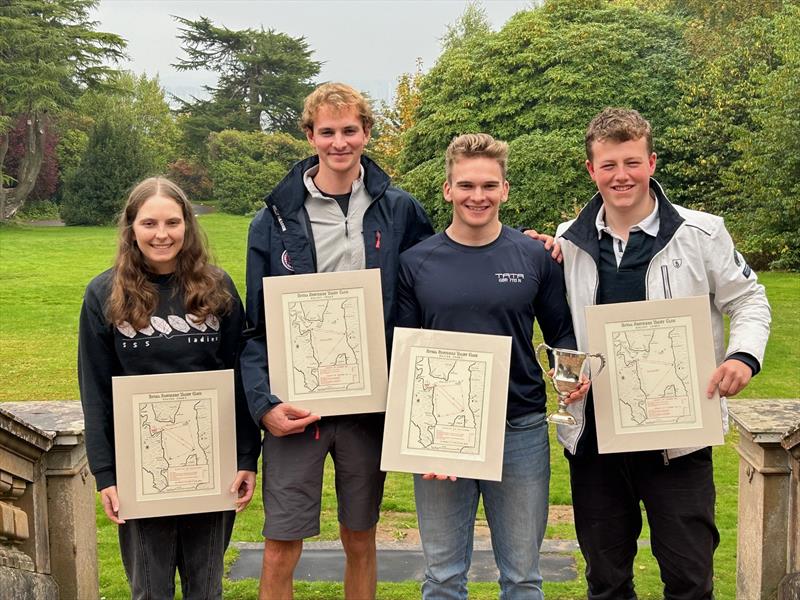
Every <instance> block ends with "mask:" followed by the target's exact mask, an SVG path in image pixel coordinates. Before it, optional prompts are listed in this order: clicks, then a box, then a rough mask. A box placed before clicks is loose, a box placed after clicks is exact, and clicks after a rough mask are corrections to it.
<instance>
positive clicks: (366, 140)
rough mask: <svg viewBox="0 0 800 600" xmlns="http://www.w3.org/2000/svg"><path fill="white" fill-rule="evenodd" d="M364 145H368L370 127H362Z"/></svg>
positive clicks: (370, 132)
mask: <svg viewBox="0 0 800 600" xmlns="http://www.w3.org/2000/svg"><path fill="white" fill-rule="evenodd" d="M364 136H365V139H364V145H365V146H366V145H367V144H369V140H370V138H371V137H372V127H364Z"/></svg>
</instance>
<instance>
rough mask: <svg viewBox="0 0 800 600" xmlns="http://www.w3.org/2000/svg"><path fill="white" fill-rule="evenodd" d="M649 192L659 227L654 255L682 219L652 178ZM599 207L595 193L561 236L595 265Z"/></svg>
mask: <svg viewBox="0 0 800 600" xmlns="http://www.w3.org/2000/svg"><path fill="white" fill-rule="evenodd" d="M650 190H651V191H652V192H653V194H654V195H655V197H656V199H657V200H658V220H659V227H658V235H657V236H656V241H655V243H654V244H653V254H655V253H656V252H658V251H659V250H661V249H662V248H663V247H664V246H666V245H667V243H669V241H670V240H671V239H672V236H674V235H675V232H676V231H677V230H678V227H680V225H681V223H683V220H684V219H683V217H681V216H680V214H678V211H677V210H676V209H675V207H674V206H673V205H672V203H671V202H670V201H669V199H668V198H667V195H666V194H665V193H664V190H663V188H662V187H661V184H659V183H658V182H657V181H656V180H655V179H653V178H650ZM601 206H603V197H602V196H601V195H600V192H597V193H596V194H595V195H594V196H592V199H591V200H589V202H588V203H587V204H586V206H584V207H583V209H582V210H581V212H580V214H579V215H578V217H577V218H576V219H575V221H573V223H572V225H570V226H569V228H568V229H567V230H566V231H565V232H564V234H563V235H562V237H563V238H564V239H567V240H569V241H571V242H572V243H574V244H575V245H576V246H578V247H579V248H581V249H582V250H584V251H585V252H587V253H588V254H589V255H590V256H591V257H592V259H594V261H595V263H599V262H600V244H599V243H598V240H597V227H596V226H595V222H596V220H597V213H598V212H600V207H601Z"/></svg>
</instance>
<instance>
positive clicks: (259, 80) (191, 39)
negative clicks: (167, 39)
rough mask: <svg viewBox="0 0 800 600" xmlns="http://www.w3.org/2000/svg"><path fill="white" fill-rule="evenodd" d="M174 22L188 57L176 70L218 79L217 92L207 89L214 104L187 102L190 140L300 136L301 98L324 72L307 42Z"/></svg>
mask: <svg viewBox="0 0 800 600" xmlns="http://www.w3.org/2000/svg"><path fill="white" fill-rule="evenodd" d="M176 19H177V21H178V22H179V23H180V24H181V25H182V27H180V28H179V32H180V33H179V36H178V37H179V38H180V39H181V41H182V43H183V51H184V52H185V54H186V57H185V58H183V59H181V60H179V62H178V63H177V64H176V65H175V66H176V67H177V68H178V69H179V70H183V71H188V70H195V69H210V70H212V71H215V72H216V73H217V74H218V75H219V79H218V81H217V84H216V85H215V86H206V91H207V92H208V93H209V95H210V99H207V100H199V99H197V98H193V99H192V100H191V101H185V102H183V106H182V107H181V112H182V113H185V115H186V116H185V117H184V119H183V120H182V121H181V123H182V125H183V126H184V130H185V131H186V132H187V136H188V137H189V138H191V139H193V140H195V141H197V140H200V141H202V142H205V140H206V138H207V137H208V133H210V132H212V131H221V130H223V129H231V128H235V129H241V130H247V131H270V132H277V131H284V132H287V133H291V134H293V135H297V121H298V118H299V116H300V110H301V109H302V105H303V98H304V97H305V96H306V95H308V93H309V92H310V91H311V90H312V88H313V79H314V78H315V77H316V76H317V74H318V73H319V68H320V63H319V62H317V61H315V60H312V58H311V55H312V50H311V49H310V48H309V46H308V42H307V41H306V40H305V38H303V37H296V38H295V37H291V36H289V35H287V34H285V33H281V32H278V31H275V30H274V29H267V30H265V29H263V28H261V29H242V30H238V31H235V30H231V29H228V28H227V27H224V26H222V27H219V26H216V25H214V24H213V23H212V22H211V21H210V20H209V19H208V18H207V17H201V18H200V19H198V20H196V21H193V20H190V19H185V18H182V17H176Z"/></svg>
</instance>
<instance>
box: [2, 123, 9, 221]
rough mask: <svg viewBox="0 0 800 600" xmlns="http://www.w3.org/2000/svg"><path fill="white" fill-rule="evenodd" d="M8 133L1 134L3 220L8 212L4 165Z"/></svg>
mask: <svg viewBox="0 0 800 600" xmlns="http://www.w3.org/2000/svg"><path fill="white" fill-rule="evenodd" d="M8 134H9V132H8V131H6V132H5V133H4V134H2V135H0V220H3V219H4V217H3V215H4V214H6V186H5V179H4V177H5V171H4V170H3V165H4V164H5V162H6V154H7V153H8Z"/></svg>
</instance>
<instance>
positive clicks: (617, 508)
mask: <svg viewBox="0 0 800 600" xmlns="http://www.w3.org/2000/svg"><path fill="white" fill-rule="evenodd" d="M586 157H587V158H586V168H587V170H588V171H589V175H590V176H591V178H592V180H593V181H594V182H595V184H596V185H597V189H598V192H597V194H595V196H594V197H593V198H592V199H591V200H590V201H589V203H588V204H587V205H586V206H585V207H584V208H583V210H582V211H581V213H580V215H579V216H578V217H577V218H576V219H574V220H572V221H569V222H567V223H562V224H561V226H560V227H559V228H558V234H557V238H558V240H559V241H560V243H561V249H562V253H563V257H564V273H565V278H566V284H567V296H568V298H569V304H570V308H571V310H572V318H573V324H574V326H575V335H576V337H577V341H578V348H579V349H580V350H586V348H587V337H586V319H585V313H584V307H586V306H588V305H591V304H607V303H614V302H631V301H637V300H652V299H664V298H673V297H676V298H677V297H685V296H707V297H708V299H709V304H710V307H711V318H712V330H713V336H714V346H715V350H716V359H717V364H718V365H719V366H718V368H717V369H716V370H715V371H714V373H713V374H712V377H711V380H710V382H709V383H708V388H707V394H708V397H709V398H711V397H712V396H713V393H714V391H715V390H718V391H719V394H720V401H721V402H722V406H723V414H724V415H727V410H726V409H725V398H724V397H725V396H726V395H728V396H733V395H735V394H737V393H738V392H740V391H741V390H742V389H743V388H744V387H745V386H746V385H747V383H748V382H749V380H750V378H751V377H752V376H753V375H754V374H755V373H757V372H758V371H759V370H760V368H761V361H762V359H763V356H764V348H765V346H766V343H767V337H768V336H769V324H770V308H769V304H768V303H767V298H766V296H765V294H764V287H763V286H761V285H759V284H758V283H757V280H756V275H755V273H753V272H752V270H751V269H750V267H749V266H748V265H747V263H746V262H745V260H744V258H743V257H742V255H741V254H739V253H738V252H737V251H736V249H735V248H734V245H733V241H732V240H731V237H730V235H729V234H728V232H727V231H726V229H725V225H724V223H723V221H722V219H721V218H720V217H716V216H714V215H709V214H706V213H703V212H699V211H695V210H688V209H685V208H683V207H680V206H676V205H673V204H671V203H670V201H669V200H668V199H667V197H666V195H665V194H664V191H663V190H662V189H661V186H660V185H659V184H658V182H657V181H656V180H655V179H652V175H653V173H654V172H655V168H656V154H655V152H653V141H652V132H651V128H650V123H648V122H647V121H646V120H645V119H644V118H643V117H642V116H641V115H640V114H639V113H638V112H636V111H635V110H628V109H620V108H607V109H605V110H604V111H602V112H601V113H600V114H598V115H597V116H596V117H595V118H594V119H593V120H592V122H591V123H590V124H589V127H588V130H587V132H586ZM723 314H726V315H728V316H729V317H730V336H729V340H728V344H727V347H726V346H725V344H724V325H723ZM569 410H570V412H571V413H572V414H573V415H574V416H575V418H576V420H577V421H578V426H577V427H568V426H559V428H558V435H559V441H561V443H562V444H563V445H564V446H565V448H566V450H565V454H566V456H567V458H568V459H569V465H570V480H571V485H572V499H573V508H574V514H575V529H576V532H577V535H578V542H579V543H580V547H581V551H582V552H583V555H584V557H585V558H586V579H587V583H588V587H589V593H588V597H589V598H590V599H591V600H612V599H613V600H628V599H632V598H636V594H635V592H634V585H633V560H634V557H635V555H636V551H637V539H638V537H639V534H640V533H641V528H642V519H641V509H640V506H639V505H640V502H641V503H643V504H644V507H645V510H646V511H647V520H648V523H649V525H650V541H651V547H652V550H653V554H654V555H655V557H656V560H657V561H658V564H659V567H660V569H661V579H662V581H663V582H664V597H665V598H666V599H667V600H690V599H691V600H700V599H710V598H712V594H713V574H714V571H713V555H714V550H715V548H716V547H717V544H718V543H719V532H718V531H717V528H716V525H715V523H714V499H715V490H714V479H713V475H714V472H713V466H712V461H711V448H708V447H707V448H670V449H665V450H663V451H650V452H623V453H617V454H599V453H598V451H597V438H596V432H595V424H594V404H593V397H592V395H591V393H590V394H589V396H588V397H587V398H586V400H583V401H578V402H573V403H571V404H570V406H569Z"/></svg>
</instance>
